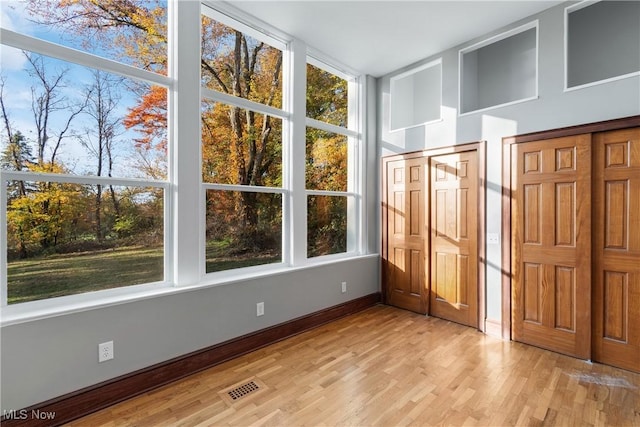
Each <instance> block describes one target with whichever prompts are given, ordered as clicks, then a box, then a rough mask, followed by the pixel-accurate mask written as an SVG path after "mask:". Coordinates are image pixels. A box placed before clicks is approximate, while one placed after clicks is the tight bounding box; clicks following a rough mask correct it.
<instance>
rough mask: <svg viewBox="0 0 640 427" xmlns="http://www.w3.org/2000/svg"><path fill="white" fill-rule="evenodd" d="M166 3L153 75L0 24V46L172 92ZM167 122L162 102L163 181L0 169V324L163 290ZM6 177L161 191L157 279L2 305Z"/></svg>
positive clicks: (168, 204) (167, 247)
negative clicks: (162, 52)
mask: <svg viewBox="0 0 640 427" xmlns="http://www.w3.org/2000/svg"><path fill="white" fill-rule="evenodd" d="M172 4H173V2H172V1H168V2H167V23H168V25H167V27H168V39H169V43H168V44H167V71H168V72H167V75H162V74H158V73H155V72H152V71H147V70H144V69H141V68H138V67H135V66H132V65H128V64H125V63H122V62H119V61H116V60H113V59H108V58H105V57H102V56H98V55H95V54H92V53H89V52H86V51H81V50H77V49H74V48H72V47H68V46H63V45H60V44H57V43H53V42H50V41H47V40H44V39H40V38H37V37H33V36H30V35H26V34H22V33H18V32H15V31H12V30H8V29H6V28H1V27H0V40H1V43H0V44H1V45H5V46H10V47H12V48H15V49H19V50H23V51H28V52H30V53H35V54H38V55H42V56H44V57H48V58H52V59H56V60H60V61H64V62H67V63H69V64H71V65H80V66H83V67H87V68H89V69H92V70H98V71H104V72H107V73H111V74H116V75H119V76H122V77H125V78H128V79H131V80H137V81H140V82H144V83H148V84H151V85H155V86H159V87H163V88H165V89H166V90H167V97H168V98H170V97H171V96H172V92H173V91H174V90H175V87H174V81H175V79H174V78H173V72H172V70H173V68H172V64H173V62H174V61H173V58H172V45H171V42H170V41H171V40H172V38H173V37H172V34H171V33H172V32H171V27H172V26H171V25H169V24H170V23H171V22H172V19H173V14H174V6H173V5H172ZM172 133H173V123H172V113H171V108H170V107H169V105H168V111H167V143H168V149H167V179H166V180H165V181H160V180H152V179H138V178H119V177H115V178H112V177H108V176H93V175H81V174H78V175H76V174H56V173H41V172H30V171H11V170H5V169H0V183H2V184H1V185H2V187H1V188H0V206H1V208H0V224H1V226H0V242H1V243H0V251H2V254H1V255H0V309H2V311H3V313H2V314H3V315H2V324H4V323H5V316H8V317H13V316H18V317H23V316H24V315H25V314H26V315H27V316H28V317H31V316H33V315H34V313H39V312H40V311H42V310H44V311H47V312H49V311H56V309H57V308H59V307H61V306H63V305H65V304H70V305H78V304H80V305H84V304H87V303H89V304H90V303H92V302H94V301H96V300H103V299H104V300H109V299H111V298H119V297H121V296H128V295H132V294H134V293H140V292H149V291H155V290H158V289H162V288H166V287H169V286H170V283H171V278H172V277H173V274H174V263H173V257H172V254H173V252H174V248H173V240H172V239H171V238H170V234H171V232H172V229H173V222H172V214H171V213H172V208H173V206H172V198H171V197H170V194H171V189H172V186H171V183H172V174H171V170H172V160H171V158H172V151H173V147H172V144H173V140H174V138H173V134H172ZM11 180H18V181H33V182H55V183H71V184H79V185H96V184H103V185H116V186H129V187H138V188H144V187H148V188H160V189H162V190H163V280H162V281H152V282H145V283H141V284H132V285H123V286H119V287H115V288H111V289H104V290H100V291H88V292H81V293H77V294H71V295H65V296H61V297H53V298H47V299H40V300H34V301H28V302H23V303H17V304H11V305H9V304H8V278H7V271H8V258H7V255H8V248H7V207H8V206H7V202H8V197H7V186H6V185H5V183H6V182H7V181H11Z"/></svg>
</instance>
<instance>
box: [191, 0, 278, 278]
mask: <svg viewBox="0 0 640 427" xmlns="http://www.w3.org/2000/svg"><path fill="white" fill-rule="evenodd" d="M224 19H225V17H224V16H223V15H221V14H218V13H217V12H216V11H214V10H212V9H210V8H208V7H203V8H202V43H201V45H202V50H201V84H202V95H203V97H204V101H203V103H202V109H201V112H202V113H201V140H202V182H203V184H202V186H203V187H204V189H205V192H206V196H205V197H206V206H205V210H206V224H205V233H206V239H205V241H206V244H205V258H206V263H205V272H206V273H211V272H216V271H221V270H230V269H234V268H240V267H249V266H255V265H263V264H271V263H281V262H282V209H283V205H282V203H283V198H282V193H283V192H284V188H283V185H282V184H283V182H282V163H283V162H282V143H283V141H282V140H283V118H286V117H288V115H287V114H286V113H285V112H284V111H283V110H282V109H281V107H282V74H283V73H282V60H283V52H282V50H283V49H284V48H285V47H286V46H285V45H284V44H282V43H279V42H278V41H277V40H273V39H270V38H267V37H266V36H264V35H261V34H256V33H255V32H252V34H248V33H247V32H246V31H247V30H249V29H245V31H242V30H243V28H242V26H240V25H239V24H238V23H235V24H236V26H235V27H236V28H232V27H230V26H228V25H225V23H223V22H221V20H224ZM249 31H250V30H249ZM276 46H277V47H276ZM285 121H286V120H285Z"/></svg>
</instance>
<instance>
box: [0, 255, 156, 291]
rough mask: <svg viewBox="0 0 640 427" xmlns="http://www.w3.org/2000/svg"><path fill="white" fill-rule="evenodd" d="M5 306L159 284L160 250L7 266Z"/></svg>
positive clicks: (35, 260) (50, 258) (45, 259)
mask: <svg viewBox="0 0 640 427" xmlns="http://www.w3.org/2000/svg"><path fill="white" fill-rule="evenodd" d="M7 273H8V274H7V279H8V302H9V304H15V303H19V302H26V301H34V300H40V299H46V298H52V297H59V296H63V295H73V294H78V293H83V292H90V291H98V290H102V289H111V288H118V287H121V286H128V285H137V284H140V283H149V282H157V281H161V280H163V257H162V248H154V249H149V248H135V247H128V248H118V249H109V250H104V251H98V252H91V253H79V254H59V255H51V256H46V257H37V258H30V259H26V260H18V261H12V262H9V265H8V271H7Z"/></svg>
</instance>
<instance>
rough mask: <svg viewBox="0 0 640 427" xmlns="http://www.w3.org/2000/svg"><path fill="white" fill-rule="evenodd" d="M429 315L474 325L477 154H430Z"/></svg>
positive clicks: (476, 247) (475, 323) (476, 306)
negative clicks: (431, 155) (432, 155)
mask: <svg viewBox="0 0 640 427" xmlns="http://www.w3.org/2000/svg"><path fill="white" fill-rule="evenodd" d="M430 170H431V180H430V187H431V189H430V194H431V286H430V289H431V292H430V295H431V296H430V310H429V314H430V315H432V316H436V317H441V318H443V319H448V320H452V321H454V322H458V323H462V324H464V325H469V326H473V327H476V328H477V327H478V217H479V216H480V213H479V212H477V207H478V206H479V204H478V152H477V151H467V152H461V153H453V154H445V155H440V156H434V157H432V158H431V160H430Z"/></svg>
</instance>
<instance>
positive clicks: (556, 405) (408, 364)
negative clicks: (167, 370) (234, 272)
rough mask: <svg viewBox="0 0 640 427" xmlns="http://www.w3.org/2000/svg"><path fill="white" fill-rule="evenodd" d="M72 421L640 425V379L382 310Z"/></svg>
mask: <svg viewBox="0 0 640 427" xmlns="http://www.w3.org/2000/svg"><path fill="white" fill-rule="evenodd" d="M252 379H254V380H255V381H256V383H257V384H258V385H261V386H262V388H261V389H259V390H258V391H256V392H253V393H250V394H248V395H247V396H245V397H243V398H240V399H238V400H237V401H235V402H234V403H228V402H227V401H226V400H225V399H223V398H222V397H221V394H220V391H222V390H225V389H228V388H229V387H231V386H236V385H239V384H242V383H245V382H246V381H248V380H252ZM227 400H228V399H227ZM69 425H70V426H92V427H97V426H137V427H144V426H153V427H156V426H189V427H192V426H246V425H264V426H297V425H307V426H405V425H420V426H426V425H469V426H474V425H478V426H503V425H504V426H513V425H518V426H520V425H523V426H524V425H534V426H536V425H580V426H590V425H596V426H604V425H608V426H609V425H611V426H640V375H638V374H634V373H631V372H628V371H624V370H620V369H616V368H612V367H608V366H604V365H599V364H591V363H589V362H585V361H581V360H577V359H573V358H570V357H567V356H563V355H560V354H556V353H552V352H549V351H545V350H541V349H538V348H535V347H531V346H527V345H523V344H519V343H513V342H505V341H501V340H498V339H495V338H492V337H488V336H485V335H483V334H482V333H480V332H478V331H475V330H474V329H471V328H467V327H464V326H460V325H457V324H455V323H451V322H447V321H444V320H441V319H436V318H429V317H424V316H420V315H417V314H414V313H410V312H407V311H403V310H399V309H395V308H392V307H387V306H382V305H380V306H376V307H373V308H370V309H368V310H366V311H363V312H361V313H359V314H356V315H352V316H349V317H346V318H344V319H341V320H338V321H336V322H333V323H331V324H328V325H325V326H322V327H320V328H317V329H314V330H312V331H309V332H306V333H304V334H302V335H298V336H296V337H293V338H290V339H287V340H285V341H282V342H280V343H277V344H274V345H271V346H269V347H266V348H264V349H261V350H259V351H256V352H253V353H251V354H249V355H246V356H243V357H240V358H237V359H235V360H232V361H230V362H227V363H224V364H222V365H219V366H217V367H214V368H211V369H208V370H206V371H204V372H202V373H199V374H196V375H193V376H191V377H189V378H187V379H184V380H182V381H179V382H176V383H174V384H171V385H169V386H165V387H163V388H160V389H158V390H155V391H153V392H151V393H147V394H144V395H142V396H139V397H137V398H134V399H131V400H129V401H126V402H123V403H121V404H118V405H115V406H113V407H111V408H108V409H105V410H103V411H100V412H97V413H95V414H93V415H90V416H88V417H85V418H83V419H80V420H77V421H75V422H73V423H71V424H69Z"/></svg>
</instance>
